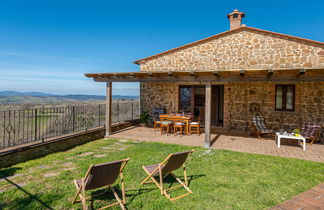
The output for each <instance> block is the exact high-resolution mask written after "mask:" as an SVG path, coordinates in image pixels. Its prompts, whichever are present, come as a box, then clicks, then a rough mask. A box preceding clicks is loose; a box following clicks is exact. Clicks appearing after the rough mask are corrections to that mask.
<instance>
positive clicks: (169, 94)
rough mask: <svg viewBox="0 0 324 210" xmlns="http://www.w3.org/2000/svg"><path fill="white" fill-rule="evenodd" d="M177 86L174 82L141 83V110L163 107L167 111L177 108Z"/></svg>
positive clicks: (174, 110)
mask: <svg viewBox="0 0 324 210" xmlns="http://www.w3.org/2000/svg"><path fill="white" fill-rule="evenodd" d="M178 92H179V88H178V84H177V83H175V82H144V83H141V93H140V96H141V100H140V103H141V111H151V110H152V108H165V109H166V111H167V112H168V113H171V112H176V111H177V110H178V100H179V93H178Z"/></svg>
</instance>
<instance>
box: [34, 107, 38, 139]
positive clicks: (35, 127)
mask: <svg viewBox="0 0 324 210" xmlns="http://www.w3.org/2000/svg"><path fill="white" fill-rule="evenodd" d="M34 129H35V141H36V140H37V109H35V125H34Z"/></svg>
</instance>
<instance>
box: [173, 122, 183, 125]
mask: <svg viewBox="0 0 324 210" xmlns="http://www.w3.org/2000/svg"><path fill="white" fill-rule="evenodd" d="M174 124H175V125H185V124H184V123H183V122H176V123H174Z"/></svg>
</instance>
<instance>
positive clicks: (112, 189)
mask: <svg viewBox="0 0 324 210" xmlns="http://www.w3.org/2000/svg"><path fill="white" fill-rule="evenodd" d="M110 189H111V191H112V192H113V194H114V196H115V198H116V199H117V201H118V203H119V205H120V207H121V208H122V209H123V210H126V208H125V206H124V204H123V201H122V200H121V199H120V198H119V196H118V194H117V193H116V191H115V190H114V188H113V187H112V186H111V185H110Z"/></svg>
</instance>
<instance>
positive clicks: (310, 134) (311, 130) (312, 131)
mask: <svg viewBox="0 0 324 210" xmlns="http://www.w3.org/2000/svg"><path fill="white" fill-rule="evenodd" d="M320 131H321V125H320V123H316V122H304V126H303V128H302V129H301V132H300V135H302V136H303V137H305V138H306V139H307V140H310V141H311V142H310V144H311V145H312V144H313V143H314V141H316V140H320Z"/></svg>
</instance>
